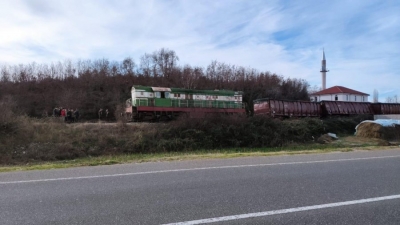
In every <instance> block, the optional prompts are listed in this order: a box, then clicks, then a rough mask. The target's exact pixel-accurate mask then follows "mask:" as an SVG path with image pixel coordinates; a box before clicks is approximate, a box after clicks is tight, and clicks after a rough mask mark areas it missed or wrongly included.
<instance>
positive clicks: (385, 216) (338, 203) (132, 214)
mask: <svg viewBox="0 0 400 225" xmlns="http://www.w3.org/2000/svg"><path fill="white" fill-rule="evenodd" d="M0 190H1V191H0V224H3V225H4V224H209V223H211V224H363V225H364V224H400V149H398V150H380V151H357V152H347V153H328V154H312V155H292V156H274V157H254V158H235V159H224V160H220V159H219V160H193V161H180V162H157V163H140V164H125V165H112V166H99V167H82V168H71V169H62V170H61V169H60V170H48V171H28V172H11V173H0Z"/></svg>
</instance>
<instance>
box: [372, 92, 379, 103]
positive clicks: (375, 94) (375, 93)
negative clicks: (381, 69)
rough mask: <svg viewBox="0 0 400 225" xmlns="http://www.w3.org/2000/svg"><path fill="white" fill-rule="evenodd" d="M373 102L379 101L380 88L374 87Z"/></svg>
mask: <svg viewBox="0 0 400 225" xmlns="http://www.w3.org/2000/svg"><path fill="white" fill-rule="evenodd" d="M372 98H373V100H372V101H373V102H378V101H379V100H378V99H379V93H378V90H376V89H374V94H373V97H372Z"/></svg>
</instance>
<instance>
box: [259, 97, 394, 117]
mask: <svg viewBox="0 0 400 225" xmlns="http://www.w3.org/2000/svg"><path fill="white" fill-rule="evenodd" d="M383 114H400V103H370V102H343V101H321V102H308V101H288V100H274V99H257V100H254V115H267V116H270V117H327V116H352V115H383Z"/></svg>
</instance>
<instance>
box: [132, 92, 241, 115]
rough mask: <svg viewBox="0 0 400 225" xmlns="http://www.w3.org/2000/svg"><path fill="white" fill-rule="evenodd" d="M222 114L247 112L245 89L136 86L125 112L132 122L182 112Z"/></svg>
mask: <svg viewBox="0 0 400 225" xmlns="http://www.w3.org/2000/svg"><path fill="white" fill-rule="evenodd" d="M221 113H222V114H243V113H245V109H244V105H243V102H242V92H239V91H230V90H191V89H183V88H167V87H149V86H133V87H132V89H131V98H130V99H128V100H127V101H126V114H127V115H128V116H129V118H130V119H131V120H133V121H143V120H145V119H146V118H149V119H151V120H159V119H162V118H167V119H172V118H174V117H177V116H179V115H181V114H184V115H186V116H188V117H192V118H193V117H200V118H202V117H205V116H206V115H207V114H221Z"/></svg>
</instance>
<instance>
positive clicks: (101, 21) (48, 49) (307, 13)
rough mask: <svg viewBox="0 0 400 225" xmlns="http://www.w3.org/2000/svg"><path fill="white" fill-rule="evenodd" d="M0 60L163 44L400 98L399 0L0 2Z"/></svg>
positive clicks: (184, 58)
mask: <svg viewBox="0 0 400 225" xmlns="http://www.w3.org/2000/svg"><path fill="white" fill-rule="evenodd" d="M0 27H1V33H0V65H16V64H26V63H31V62H36V63H46V64H50V63H52V62H57V61H64V60H73V61H74V60H78V59H83V60H86V59H91V60H96V59H102V58H106V59H109V60H110V61H114V60H115V61H121V60H123V59H125V58H127V57H131V58H132V59H133V60H134V61H135V63H137V64H139V63H140V57H141V56H143V55H144V54H146V53H153V52H154V51H158V50H160V49H161V48H166V49H169V50H173V51H175V53H176V54H177V56H178V57H179V62H178V64H179V65H185V64H189V65H191V66H201V67H204V68H205V67H206V66H208V65H209V64H210V63H211V61H213V60H217V61H218V62H224V63H227V64H231V65H237V66H244V67H248V68H254V69H257V70H258V71H260V72H263V71H269V72H271V73H276V74H278V75H282V76H283V77H285V78H299V79H305V80H306V81H307V82H308V83H309V84H310V86H311V87H313V86H318V87H321V86H322V84H321V74H320V72H319V71H320V70H321V60H322V51H323V49H324V50H325V55H326V60H327V69H328V70H329V72H328V73H327V87H332V86H336V85H340V86H345V87H347V88H351V89H354V90H357V91H361V92H364V93H367V94H370V97H369V101H372V96H373V91H374V89H376V90H377V91H378V92H379V100H380V101H385V99H386V98H387V97H389V96H390V97H391V96H394V95H399V96H400V54H399V53H400V1H382V0H370V1H365V0H352V1H348V0H335V1H318V0H301V1H289V0H280V1H275V0H268V1H265V0H251V1H248V0H242V1H237V0H201V1H199V0H130V1H128V0H118V1H108V0H107V1H106V0H104V1H103V0H85V1H81V0H62V1H61V0H26V1H23V0H1V1H0Z"/></svg>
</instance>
